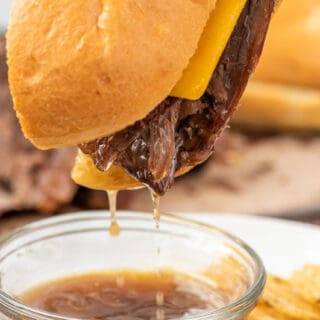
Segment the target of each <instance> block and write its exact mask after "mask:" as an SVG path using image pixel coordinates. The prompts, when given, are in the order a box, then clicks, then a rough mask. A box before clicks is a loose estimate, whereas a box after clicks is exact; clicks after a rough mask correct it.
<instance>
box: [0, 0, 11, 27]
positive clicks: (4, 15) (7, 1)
mask: <svg viewBox="0 0 320 320" xmlns="http://www.w3.org/2000/svg"><path fill="white" fill-rule="evenodd" d="M11 2H12V0H0V30H1V29H3V28H5V27H6V26H7V23H8V19H9V11H10V6H11Z"/></svg>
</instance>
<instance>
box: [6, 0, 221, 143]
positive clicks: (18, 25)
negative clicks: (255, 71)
mask: <svg viewBox="0 0 320 320" xmlns="http://www.w3.org/2000/svg"><path fill="white" fill-rule="evenodd" d="M215 2H216V0H197V1H195V0H175V1H172V0H161V1H150V0H136V1H131V0H121V1H119V0H108V1H102V0H77V1H70V0H54V1H51V0H36V1H34V0H14V1H13V6H12V11H11V18H10V23H9V29H8V34H7V48H8V62H9V66H10V67H9V81H10V86H11V92H12V95H13V99H14V107H15V110H16V112H17V115H18V118H19V120H20V123H21V126H22V129H23V132H24V134H25V136H26V137H27V138H28V139H30V140H31V142H32V143H33V144H34V145H36V146H37V147H39V148H41V149H47V148H53V147H61V146H68V145H74V144H78V143H81V142H88V141H91V140H94V139H96V138H100V137H102V136H108V135H110V134H113V133H115V132H117V131H120V130H122V129H124V128H126V127H127V126H129V125H131V124H133V123H134V122H136V121H137V120H140V119H142V118H144V117H145V116H146V115H147V114H148V113H149V112H150V111H152V110H153V108H155V107H156V106H157V105H158V104H159V103H160V102H161V101H162V100H163V99H164V98H165V97H167V96H168V95H169V94H170V92H171V90H172V88H173V87H174V86H175V84H176V83H177V82H178V80H179V79H180V77H181V76H182V73H183V70H184V69H185V68H186V67H187V66H188V63H189V60H190V58H191V57H192V55H193V54H194V52H195V51H196V48H197V44H198V41H199V39H200V37H201V34H202V32H203V29H204V27H205V25H206V22H207V20H208V18H209V16H210V13H211V11H212V9H213V8H214V6H215Z"/></svg>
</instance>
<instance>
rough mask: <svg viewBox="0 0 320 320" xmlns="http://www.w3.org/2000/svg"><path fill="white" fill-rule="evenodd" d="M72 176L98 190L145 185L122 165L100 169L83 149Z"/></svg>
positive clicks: (185, 169) (179, 172)
mask: <svg viewBox="0 0 320 320" xmlns="http://www.w3.org/2000/svg"><path fill="white" fill-rule="evenodd" d="M191 169H192V168H191V167H186V168H183V169H182V170H180V171H178V172H177V173H176V176H177V177H178V176H180V175H183V174H185V173H187V172H188V171H190V170H191ZM71 177H72V179H73V180H74V182H75V183H77V184H79V185H81V186H84V187H87V188H90V189H96V190H109V191H116V190H126V189H135V188H142V187H143V185H142V184H141V183H140V182H139V181H137V180H135V179H133V178H132V177H130V176H129V175H128V174H127V173H126V171H125V170H124V169H122V168H120V167H117V166H115V165H112V166H111V167H110V168H109V169H108V170H107V171H104V172H102V171H99V170H98V169H97V168H96V166H95V165H94V163H93V161H92V159H91V158H90V157H89V156H87V155H85V154H83V153H82V152H81V151H79V152H78V155H77V157H76V160H75V164H74V166H73V169H72V172H71Z"/></svg>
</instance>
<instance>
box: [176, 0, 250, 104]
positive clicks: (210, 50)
mask: <svg viewBox="0 0 320 320" xmlns="http://www.w3.org/2000/svg"><path fill="white" fill-rule="evenodd" d="M246 2H247V0H218V1H217V4H216V7H215V9H214V10H213V12H212V14H211V16H210V19H209V21H208V24H207V26H206V28H205V30H204V32H203V35H202V37H201V39H200V41H199V45H198V49H197V51H196V53H195V54H194V56H193V57H192V58H191V60H190V63H189V66H188V67H187V69H186V70H185V71H184V73H183V76H182V78H181V79H180V80H179V82H178V83H177V84H176V86H175V88H174V89H173V91H172V93H171V96H173V97H178V98H184V99H188V100H198V99H199V98H200V97H201V96H202V95H203V94H204V92H205V91H206V89H207V87H208V84H209V82H210V79H211V77H212V74H213V72H214V70H215V68H216V67H217V65H218V62H219V60H220V57H221V56H222V54H223V51H224V49H225V47H226V45H227V43H228V41H229V39H230V36H231V34H232V32H233V30H234V28H235V26H236V24H237V22H238V20H239V17H240V15H241V12H242V10H243V8H244V6H245V4H246Z"/></svg>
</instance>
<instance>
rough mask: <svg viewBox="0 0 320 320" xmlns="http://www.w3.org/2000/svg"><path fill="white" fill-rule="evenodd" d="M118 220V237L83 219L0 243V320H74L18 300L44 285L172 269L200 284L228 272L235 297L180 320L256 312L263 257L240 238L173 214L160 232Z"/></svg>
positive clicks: (32, 229)
mask: <svg viewBox="0 0 320 320" xmlns="http://www.w3.org/2000/svg"><path fill="white" fill-rule="evenodd" d="M118 221H119V224H120V226H121V229H122V232H121V235H120V236H119V237H111V236H110V234H109V232H108V226H109V223H110V219H109V215H108V213H107V212H84V213H75V214H67V215H62V216H57V217H53V218H49V219H45V220H42V221H40V222H36V223H33V224H30V225H27V226H25V227H23V228H21V229H19V230H17V231H15V232H14V233H12V234H11V235H9V236H8V237H5V238H3V239H2V240H1V241H0V289H1V290H0V319H37V320H40V319H41V320H43V319H52V320H53V319H60V320H65V319H71V318H67V317H62V316H57V315H55V314H50V313H47V312H43V311H40V310H36V309H33V308H31V307H29V306H27V305H24V304H22V303H20V302H19V301H18V299H17V297H19V296H20V295H21V294H22V293H24V292H25V291H27V290H28V289H31V288H33V287H35V286H37V285H39V284H41V283H44V282H46V281H49V280H54V279H56V278H60V277H64V276H68V275H75V274H82V273H88V272H96V271H102V270H105V271H107V270H115V269H130V270H132V269H137V270H140V271H141V270H150V269H153V270H154V269H156V268H170V269H175V270H178V271H182V272H187V273H189V274H193V275H201V277H202V278H203V277H207V278H210V277H211V276H212V275H213V276H219V277H220V276H221V275H222V276H224V273H225V276H226V278H225V281H222V283H223V284H225V286H226V287H227V289H231V290H234V300H233V301H232V302H231V303H230V304H228V305H226V306H224V307H222V308H221V309H218V310H213V311H212V312H207V313H201V314H197V315H193V316H192V317H191V316H189V317H184V318H183V319H193V320H195V319H198V320H207V319H208V320H209V319H210V320H222V319H224V320H226V319H228V320H231V319H232V320H236V319H243V318H244V317H245V316H246V315H247V314H248V313H249V312H250V311H251V310H252V308H254V306H255V305H256V302H257V300H258V298H259V296H260V294H261V292H262V290H263V287H264V284H265V278H266V274H265V270H264V267H263V264H262V262H261V260H260V258H259V257H258V256H257V254H256V253H255V252H254V251H253V250H252V249H251V248H250V247H249V246H247V245H246V244H245V243H244V242H242V241H241V240H240V239H238V238H236V237H234V236H232V235H230V234H228V233H226V232H224V231H222V230H219V229H217V228H214V227H210V226H208V225H204V224H200V223H196V222H192V221H189V220H186V219H181V218H178V217H174V216H170V215H162V217H161V223H160V228H159V229H157V228H156V226H155V222H154V221H153V219H152V217H151V215H150V214H144V213H137V212H119V213H118ZM236 227H237V226H235V228H236ZM231 262H232V263H231ZM208 270H209V272H208ZM210 270H211V271H210ZM208 280H210V281H211V279H208ZM241 280H245V281H246V283H247V285H246V286H245V287H244V286H243V283H242V284H241ZM228 286H229V288H228Z"/></svg>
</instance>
